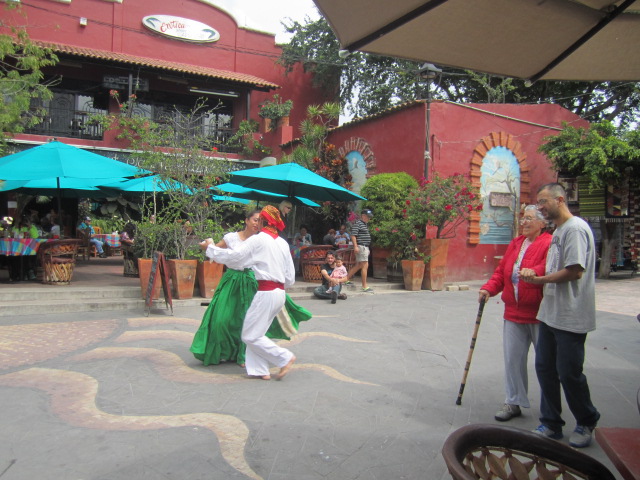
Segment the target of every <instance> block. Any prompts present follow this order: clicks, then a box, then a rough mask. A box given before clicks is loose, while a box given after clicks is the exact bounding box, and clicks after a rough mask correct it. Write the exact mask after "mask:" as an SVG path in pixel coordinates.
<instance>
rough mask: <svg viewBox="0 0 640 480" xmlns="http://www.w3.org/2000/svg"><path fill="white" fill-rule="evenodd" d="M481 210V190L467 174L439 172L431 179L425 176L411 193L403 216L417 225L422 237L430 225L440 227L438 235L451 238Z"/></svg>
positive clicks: (417, 230)
mask: <svg viewBox="0 0 640 480" xmlns="http://www.w3.org/2000/svg"><path fill="white" fill-rule="evenodd" d="M481 210H482V198H481V197H480V193H479V191H478V189H476V188H474V187H472V185H471V182H470V181H469V180H468V179H467V178H466V177H465V176H464V175H462V174H460V173H454V174H453V175H452V176H450V177H441V176H440V175H438V174H437V173H436V174H435V175H434V177H433V179H432V180H425V179H422V180H421V181H420V185H419V187H418V188H417V189H414V190H412V191H411V192H410V193H409V195H408V196H407V200H406V202H405V208H404V209H403V217H404V218H405V219H406V220H408V221H409V224H410V225H413V226H414V228H415V231H416V233H417V235H418V237H419V238H423V237H424V235H425V233H426V228H427V227H428V226H433V227H436V228H437V231H436V238H452V237H454V236H455V234H456V228H457V227H458V225H460V224H461V223H463V222H466V221H468V220H469V217H470V216H471V213H472V212H479V211H481ZM420 235H422V237H420Z"/></svg>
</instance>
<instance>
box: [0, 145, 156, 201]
mask: <svg viewBox="0 0 640 480" xmlns="http://www.w3.org/2000/svg"><path fill="white" fill-rule="evenodd" d="M140 173H150V172H147V171H146V170H142V169H140V168H138V167H134V166H132V165H127V164H126V163H122V162H119V161H117V160H113V159H111V158H108V157H104V156H102V155H98V154H96V153H92V152H89V151H87V150H83V149H81V148H78V147H74V146H72V145H67V144H64V143H61V142H55V141H54V142H49V143H45V144H43V145H39V146H37V147H33V148H29V149H27V150H24V151H22V152H18V153H14V154H13V155H7V156H6V157H3V158H0V180H24V181H27V180H51V181H52V182H55V187H54V188H56V191H57V192H58V195H57V196H58V211H59V210H60V196H61V189H62V184H61V182H64V180H62V179H65V178H66V179H72V178H73V179H86V180H87V183H86V184H85V185H89V186H96V185H98V184H99V183H100V179H102V181H104V179H110V181H114V180H115V179H116V178H123V177H134V176H135V175H139V174H140ZM91 182H94V183H93V185H91Z"/></svg>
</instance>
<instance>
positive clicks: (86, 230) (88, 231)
mask: <svg viewBox="0 0 640 480" xmlns="http://www.w3.org/2000/svg"><path fill="white" fill-rule="evenodd" d="M77 230H78V234H79V236H80V237H86V236H87V235H88V236H89V244H91V245H93V246H95V247H96V251H97V252H98V256H99V257H100V258H106V256H107V254H106V253H104V250H103V249H102V245H103V243H102V242H101V241H100V240H98V239H97V238H93V236H94V235H95V234H96V231H95V230H94V229H93V227H92V226H91V217H84V220H83V221H82V223H81V224H80V225H78V227H77Z"/></svg>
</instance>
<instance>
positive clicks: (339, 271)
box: [327, 257, 347, 293]
mask: <svg viewBox="0 0 640 480" xmlns="http://www.w3.org/2000/svg"><path fill="white" fill-rule="evenodd" d="M346 276H347V268H346V267H345V266H344V265H343V264H342V258H340V257H338V258H336V268H334V269H333V271H332V272H331V275H329V277H330V278H344V277H346ZM331 292H333V287H329V289H328V290H327V293H331Z"/></svg>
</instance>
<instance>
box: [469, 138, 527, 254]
mask: <svg viewBox="0 0 640 480" xmlns="http://www.w3.org/2000/svg"><path fill="white" fill-rule="evenodd" d="M526 158H527V156H526V154H525V153H524V152H523V151H522V146H521V145H520V142H518V141H517V140H516V139H515V138H514V137H513V135H509V134H508V133H505V132H492V133H490V134H489V135H487V136H486V137H484V138H483V139H482V140H481V141H480V142H478V145H476V148H474V150H473V156H472V157H471V182H472V184H473V186H474V187H478V188H479V189H480V194H481V195H482V198H483V200H484V205H483V207H484V209H483V211H482V213H480V212H473V213H472V214H471V221H470V222H469V243H471V244H478V243H484V244H507V243H509V242H510V241H511V239H512V238H513V236H514V235H515V234H516V233H517V232H518V223H517V222H518V219H519V213H520V212H519V210H520V205H521V204H522V203H527V204H528V203H530V201H531V194H530V187H529V184H530V177H529V166H528V165H527V161H526ZM507 217H508V218H507Z"/></svg>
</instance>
